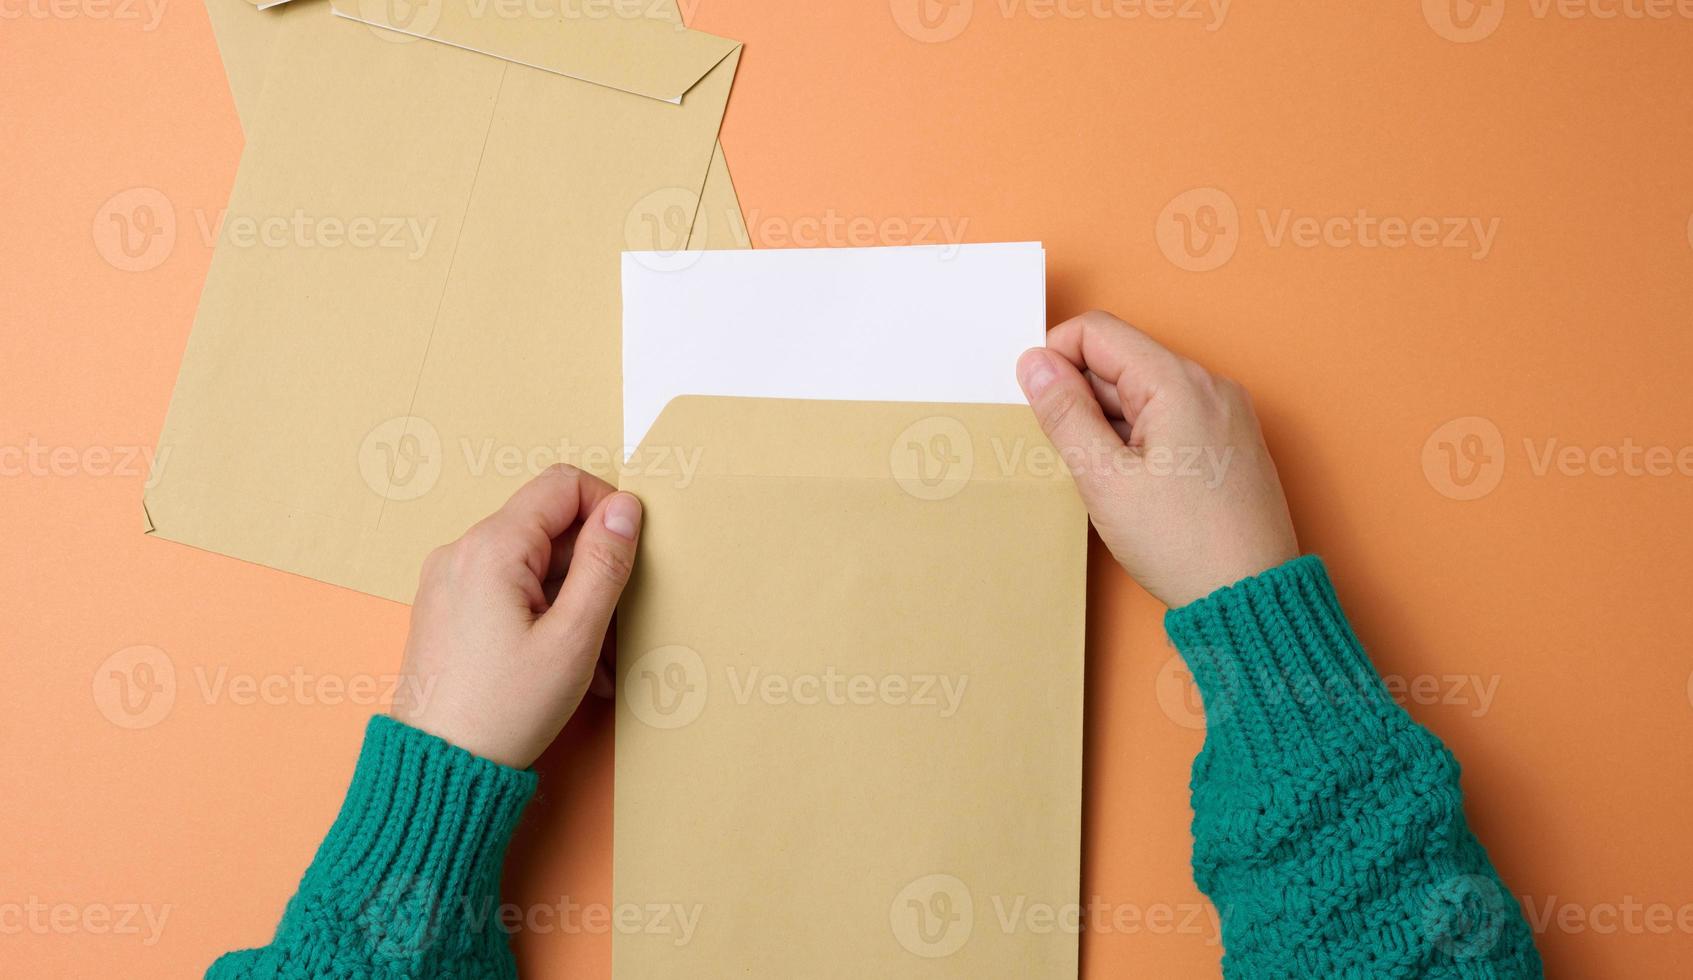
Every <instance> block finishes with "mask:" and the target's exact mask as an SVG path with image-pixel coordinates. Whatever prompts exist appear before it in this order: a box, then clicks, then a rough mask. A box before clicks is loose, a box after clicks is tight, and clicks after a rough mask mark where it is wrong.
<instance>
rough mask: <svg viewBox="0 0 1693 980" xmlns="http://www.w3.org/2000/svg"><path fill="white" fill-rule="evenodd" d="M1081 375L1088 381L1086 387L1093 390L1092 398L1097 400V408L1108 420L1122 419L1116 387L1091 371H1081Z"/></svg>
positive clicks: (1121, 403)
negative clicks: (1101, 410) (1102, 411)
mask: <svg viewBox="0 0 1693 980" xmlns="http://www.w3.org/2000/svg"><path fill="white" fill-rule="evenodd" d="M1082 375H1083V376H1084V377H1086V378H1087V379H1088V385H1089V386H1091V387H1092V388H1093V396H1094V397H1095V398H1097V399H1099V407H1100V408H1101V409H1103V410H1104V412H1105V417H1106V418H1108V419H1121V418H1122V417H1123V398H1122V396H1121V395H1120V394H1118V393H1117V386H1116V385H1114V384H1112V383H1111V382H1109V381H1106V380H1105V379H1104V378H1102V377H1100V376H1099V375H1097V374H1094V373H1093V372H1092V371H1083V372H1082Z"/></svg>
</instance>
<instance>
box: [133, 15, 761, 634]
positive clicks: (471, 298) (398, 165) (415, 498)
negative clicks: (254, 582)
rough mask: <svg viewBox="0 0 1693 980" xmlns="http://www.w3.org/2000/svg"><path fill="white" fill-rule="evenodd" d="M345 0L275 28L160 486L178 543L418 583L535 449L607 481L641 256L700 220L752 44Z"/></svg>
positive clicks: (381, 585)
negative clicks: (622, 269)
mask: <svg viewBox="0 0 1693 980" xmlns="http://www.w3.org/2000/svg"><path fill="white" fill-rule="evenodd" d="M296 2H297V3H299V2H306V0H296ZM334 3H335V14H336V15H337V16H333V17H331V16H329V12H328V11H327V10H325V11H323V12H322V15H321V16H307V15H309V14H315V13H317V11H312V10H298V11H291V12H290V13H291V16H289V17H287V18H286V19H285V20H283V21H282V22H280V23H279V25H278V30H277V33H276V37H275V39H274V47H273V48H272V49H271V51H270V62H269V65H268V68H267V74H266V79H265V83H264V86H263V94H262V95H261V97H260V99H259V103H258V107H257V112H256V118H255V119H254V120H253V122H252V124H251V125H249V126H248V129H249V132H248V142H247V146H246V150H245V152H244V154H243V156H242V161H241V167H240V171H239V173H238V175H237V178H236V182H235V187H234V190H233V191H232V194H231V198H230V204H229V208H228V210H227V212H226V215H225V217H224V220H223V227H222V234H221V235H220V239H219V242H218V247H217V250H216V253H215V255H214V257H213V260H212V265H211V269H210V271H209V273H208V275H207V280H206V286H205V290H204V292H203V294H202V297H201V302H200V308H199V312H198V314H197V316H196V318H195V325H194V330H193V333H192V335H191V337H190V339H189V343H188V348H187V350H186V352H185V353H184V356H183V364H182V369H181V373H180V376H179V378H178V381H177V387H176V392H175V395H174V396H173V399H172V403H171V409H170V413H169V416H168V417H167V419H166V422H165V427H164V431H163V433H162V434H161V436H160V453H161V455H162V456H163V458H164V459H165V460H166V462H165V463H164V465H163V466H162V468H161V472H160V476H159V478H158V480H157V482H156V484H155V485H154V486H153V487H152V488H150V489H149V491H148V492H147V494H146V497H145V500H144V504H145V510H146V517H147V523H148V529H149V530H150V531H151V532H152V533H154V534H157V535H158V536H160V537H164V538H168V539H171V540H174V541H179V542H183V543H186V544H190V545H194V546H196V547H202V548H206V549H209V550H212V551H217V552H220V553H223V554H228V555H233V556H235V557H238V558H242V559H246V560H249V561H253V562H258V563H260V564H264V565H269V566H272V567H275V568H280V569H284V570H287V571H291V572H295V573H298V574H301V575H306V576H310V577H312V578H316V579H320V580H323V581H326V582H331V583H335V584H338V585H344V586H347V587H350V588H354V589H358V590H361V591H364V592H369V593H371V594H374V595H379V596H384V597H387V598H391V599H395V600H398V601H409V600H410V598H411V596H412V593H413V591H414V590H415V587H416V581H417V572H418V568H419V566H420V565H421V562H422V559H423V556H424V555H425V554H426V553H427V551H428V550H429V549H430V548H431V547H434V546H435V545H438V544H440V543H441V542H444V541H449V540H451V539H453V538H454V537H457V536H458V535H459V534H461V533H462V532H463V531H464V529H465V528H466V527H467V526H468V525H469V524H471V523H472V522H473V521H474V520H476V519H477V518H479V517H480V516H482V515H484V514H486V513H488V512H490V511H492V510H493V509H495V508H496V507H497V506H498V505H499V504H500V503H501V502H502V501H503V500H505V499H506V497H507V496H509V495H510V493H511V492H512V490H514V489H515V488H516V486H518V485H519V484H521V483H522V482H523V481H524V480H525V479H527V478H528V477H529V476H530V475H531V474H532V473H533V472H534V471H535V470H536V469H537V468H538V467H539V466H541V465H544V464H545V463H547V462H553V461H564V462H570V463H574V464H576V465H579V466H582V467H583V468H585V469H588V470H590V471H593V472H596V473H598V474H599V475H601V476H606V477H608V478H609V477H610V476H612V474H613V472H614V470H615V467H616V461H617V460H618V458H619V452H620V450H621V417H620V416H621V406H620V394H621V381H620V377H621V369H620V356H619V347H620V342H619V337H620V328H619V315H618V311H619V285H618V265H619V261H620V253H621V252H622V251H623V250H624V249H627V248H631V247H640V248H644V247H647V243H648V242H650V241H654V240H658V241H660V242H661V244H660V246H659V247H660V248H670V249H676V248H681V247H683V246H685V245H686V244H687V242H688V240H689V239H690V237H691V236H692V235H693V234H694V232H695V226H696V222H695V221H694V217H695V214H696V213H697V211H698V210H699V202H700V191H701V189H702V187H703V186H704V184H705V182H706V179H707V174H708V172H709V170H710V169H711V164H712V160H713V157H714V154H715V148H716V145H717V143H716V141H717V131H718V127H719V124H720V122H721V120H722V116H723V110H724V106H725V104H726V102H727V99H728V95H729V90H730V86H731V83H732V81H733V77H734V72H735V67H736V64H737V62H738V60H739V55H740V46H739V44H738V43H736V42H734V41H729V40H726V39H723V38H718V37H714V36H711V35H708V34H702V33H699V32H696V31H689V30H684V29H681V28H680V27H679V25H678V24H668V23H659V22H655V21H652V20H647V19H632V18H605V19H569V20H537V19H534V18H523V17H519V18H515V19H513V18H502V17H485V16H479V15H478V14H477V11H478V10H481V9H483V8H481V7H474V6H471V4H470V0H440V2H439V3H435V4H432V5H431V7H430V10H432V12H433V13H432V15H431V16H430V17H429V18H426V19H425V21H414V22H412V23H410V24H409V25H395V26H409V27H410V28H411V29H412V30H413V31H414V32H416V33H418V34H420V35H422V36H417V37H414V36H411V35H409V34H405V33H398V32H395V31H392V30H387V29H384V28H383V27H382V26H379V25H382V24H385V23H386V21H384V20H383V19H382V18H381V16H379V15H383V14H384V13H385V12H386V10H387V9H388V8H387V6H386V5H383V4H363V5H361V4H358V3H356V2H350V0H334ZM355 18H363V19H364V21H365V22H361V21H360V20H358V19H355ZM355 236H358V237H357V238H355Z"/></svg>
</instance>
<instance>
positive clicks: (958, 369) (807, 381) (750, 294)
mask: <svg viewBox="0 0 1693 980" xmlns="http://www.w3.org/2000/svg"><path fill="white" fill-rule="evenodd" d="M1045 342H1046V250H1045V249H1044V248H1043V247H1042V246H1041V244H1040V243H1039V242H1020V243H1011V244H998V245H917V246H909V247H902V248H802V249H758V250H751V251H709V252H625V253H623V441H624V446H625V453H626V454H627V453H629V452H632V451H633V450H634V448H635V447H637V446H639V445H640V442H641V439H642V437H644V436H645V435H646V432H647V430H648V429H649V428H651V426H652V424H653V421H654V420H656V419H657V418H658V415H659V412H661V411H663V409H664V406H665V405H666V404H668V403H669V401H670V400H671V399H672V398H675V397H676V396H678V395H730V396H735V395H738V396H746V397H761V398H819V399H838V400H843V401H909V402H966V403H988V404H1021V403H1022V401H1023V396H1022V393H1021V391H1020V390H1019V389H1018V387H1017V378H1016V374H1015V371H1016V364H1017V356H1018V355H1019V354H1021V353H1022V352H1023V351H1025V350H1027V349H1029V348H1030V347H1039V346H1041V345H1042V344H1044V343H1045Z"/></svg>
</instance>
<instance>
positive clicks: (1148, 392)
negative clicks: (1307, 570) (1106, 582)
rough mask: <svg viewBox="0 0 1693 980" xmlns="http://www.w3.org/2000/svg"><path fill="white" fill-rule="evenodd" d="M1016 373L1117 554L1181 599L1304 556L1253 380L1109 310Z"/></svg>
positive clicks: (1063, 332)
mask: <svg viewBox="0 0 1693 980" xmlns="http://www.w3.org/2000/svg"><path fill="white" fill-rule="evenodd" d="M1046 343H1047V346H1046V347H1045V348H1035V349H1034V350H1030V351H1028V352H1026V353H1025V354H1024V355H1023V356H1022V358H1021V359H1019V360H1018V362H1017V379H1018V381H1019V382H1020V383H1021V384H1022V386H1023V392H1024V394H1025V395H1026V396H1027V397H1028V399H1029V404H1030V405H1031V406H1032V407H1033V408H1034V410H1035V415H1036V417H1037V418H1038V419H1039V420H1040V424H1041V428H1042V429H1043V430H1044V431H1045V432H1046V435H1047V438H1049V439H1051V440H1052V443H1053V445H1054V446H1055V447H1056V448H1057V449H1058V450H1059V452H1060V454H1061V455H1062V456H1063V458H1064V460H1065V461H1066V463H1067V464H1068V466H1069V469H1070V472H1071V473H1072V474H1073V475H1074V476H1075V478H1076V485H1077V487H1078V488H1079V489H1080V490H1081V494H1082V502H1083V503H1084V504H1086V505H1087V509H1088V514H1089V516H1090V517H1092V518H1093V526H1094V528H1095V529H1096V530H1098V532H1099V536H1100V538H1101V539H1103V540H1104V542H1105V545H1106V547H1108V548H1110V549H1111V554H1112V555H1113V556H1114V557H1115V558H1116V559H1117V563H1118V564H1120V565H1122V566H1123V568H1124V569H1125V570H1126V571H1127V572H1128V573H1129V575H1131V576H1132V577H1133V578H1134V579H1135V581H1137V582H1139V583H1140V584H1141V586H1142V587H1143V588H1145V589H1146V590H1147V591H1148V592H1150V593H1152V594H1153V595H1154V596H1156V597H1157V598H1159V599H1161V600H1162V601H1163V602H1164V603H1165V604H1167V605H1169V606H1170V607H1171V608H1175V607H1177V606H1184V605H1187V604H1188V603H1190V602H1193V601H1194V600H1196V599H1202V598H1204V597H1205V596H1207V595H1210V594H1211V593H1212V592H1215V591H1216V590H1218V589H1220V588H1223V587H1224V586H1228V585H1233V584H1234V583H1236V582H1239V581H1240V580H1241V579H1244V578H1248V577H1250V576H1253V575H1256V574H1258V573H1259V572H1263V571H1266V570H1268V569H1271V568H1274V567H1276V566H1277V565H1280V564H1282V563H1283V562H1286V561H1289V560H1291V559H1293V558H1296V557H1298V555H1299V544H1298V542H1297V540H1296V539H1295V538H1294V534H1293V522H1292V520H1291V518H1289V516H1288V512H1287V499H1286V497H1285V496H1283V494H1282V487H1281V480H1280V479H1279V478H1278V477H1277V476H1276V466H1275V463H1274V462H1272V461H1271V459H1270V453H1269V450H1268V449H1267V448H1266V447H1265V445H1264V437H1263V434H1262V433H1261V432H1260V431H1259V428H1258V417H1257V415H1256V414H1254V413H1253V411H1252V401H1251V399H1249V398H1248V397H1247V394H1246V389H1244V388H1242V387H1241V386H1240V385H1239V384H1236V383H1235V382H1233V381H1230V380H1228V379H1227V378H1215V377H1213V376H1212V375H1211V374H1210V373H1209V372H1207V371H1206V370H1205V369H1204V368H1202V367H1200V366H1199V365H1198V364H1195V363H1194V362H1192V361H1189V360H1186V359H1185V358H1181V357H1178V356H1176V355H1175V354H1172V353H1171V352H1170V351H1168V350H1166V349H1165V348H1164V347H1162V346H1160V345H1159V343H1158V342H1157V341H1155V340H1153V339H1152V338H1151V337H1148V336H1147V335H1146V334H1144V333H1141V332H1140V331H1139V330H1136V329H1135V328H1134V327H1131V326H1129V325H1128V324H1127V323H1124V322H1123V321H1122V320H1119V319H1117V318H1116V317H1114V316H1112V315H1110V314H1109V313H1100V312H1097V311H1096V312H1092V313H1084V314H1082V315H1081V316H1079V317H1076V318H1075V319H1073V320H1067V321H1065V322H1064V323H1061V324H1059V325H1058V326H1056V327H1054V328H1052V331H1051V332H1050V333H1048V334H1047V338H1046Z"/></svg>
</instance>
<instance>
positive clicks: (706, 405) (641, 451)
mask: <svg viewBox="0 0 1693 980" xmlns="http://www.w3.org/2000/svg"><path fill="white" fill-rule="evenodd" d="M670 460H687V461H688V462H689V469H688V472H689V474H690V477H691V478H692V479H701V478H713V477H729V478H745V477H792V478H813V479H857V480H868V479H875V480H886V479H893V480H896V481H897V482H898V483H899V484H900V486H901V487H903V488H904V489H906V490H907V491H909V492H910V493H912V494H913V495H914V496H917V497H919V498H922V499H930V500H942V499H946V498H948V497H950V496H953V495H954V494H956V493H958V492H959V491H960V490H961V489H963V488H964V487H965V486H966V485H969V484H973V483H985V482H1007V481H1044V482H1048V483H1051V484H1052V485H1053V486H1054V488H1057V489H1063V490H1065V491H1066V492H1068V493H1071V494H1074V492H1075V490H1074V484H1073V481H1072V480H1071V478H1070V476H1069V473H1068V470H1067V469H1066V468H1065V467H1064V464H1063V461H1062V460H1061V459H1060V458H1059V456H1058V454H1057V452H1056V451H1055V450H1054V449H1053V447H1052V443H1051V442H1050V441H1048V439H1047V438H1046V436H1045V435H1044V434H1043V433H1042V432H1041V430H1040V426H1039V425H1038V424H1037V423H1036V422H1035V419H1034V415H1033V413H1031V412H1030V411H1029V409H1028V408H1027V407H1026V406H1023V405H964V404H952V403H942V402H861V401H821V400H807V399H786V398H728V397H717V396H705V395H685V396H682V397H679V398H676V399H673V400H672V401H671V402H670V403H669V404H668V405H667V406H665V409H664V411H663V412H662V413H661V414H660V415H659V417H658V421H656V422H655V423H653V426H652V428H651V429H650V430H648V433H647V437H646V439H644V440H642V442H641V445H640V447H639V448H638V449H637V450H636V452H635V454H634V455H633V456H631V457H630V460H629V462H628V464H627V465H626V467H625V473H624V484H625V485H626V486H629V487H630V488H631V489H635V488H637V487H638V486H641V485H649V486H650V485H653V483H652V481H655V480H656V481H662V480H663V479H664V477H665V467H666V466H667V465H669V464H668V463H667V461H670Z"/></svg>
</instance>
